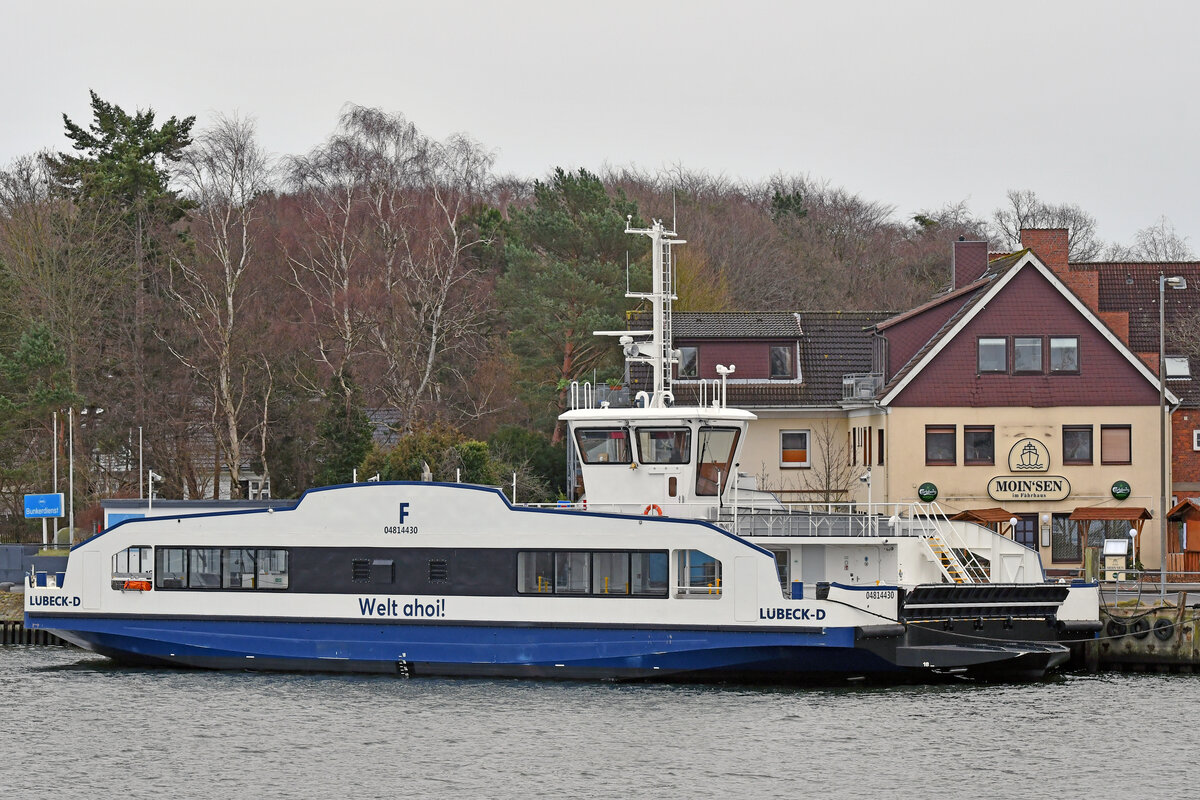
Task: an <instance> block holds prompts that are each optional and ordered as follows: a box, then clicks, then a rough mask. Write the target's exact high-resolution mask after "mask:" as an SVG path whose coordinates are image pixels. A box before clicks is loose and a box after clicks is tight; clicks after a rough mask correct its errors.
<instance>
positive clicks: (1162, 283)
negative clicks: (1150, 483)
mask: <svg viewBox="0 0 1200 800" xmlns="http://www.w3.org/2000/svg"><path fill="white" fill-rule="evenodd" d="M1168 286H1170V287H1171V288H1172V289H1186V288H1187V279H1186V278H1184V277H1183V276H1182V275H1173V276H1171V277H1170V278H1168V277H1167V276H1166V275H1164V274H1163V273H1161V272H1160V273H1158V451H1159V452H1158V468H1159V473H1160V478H1161V489H1162V493H1161V494H1160V495H1159V498H1158V507H1159V511H1160V516H1159V518H1158V532H1159V541H1160V550H1159V556H1158V558H1159V562H1158V564H1159V566H1158V578H1159V587H1158V596H1159V598H1160V599H1162V600H1163V601H1164V602H1165V601H1166V599H1167V475H1168V474H1169V473H1170V471H1171V464H1170V462H1168V461H1167V437H1168V436H1170V435H1171V429H1170V416H1169V415H1168V414H1167V370H1166V366H1165V361H1166V349H1167V343H1166V313H1165V309H1164V308H1163V306H1164V305H1165V302H1166V299H1167V298H1166V295H1167V291H1166V289H1167V287H1168Z"/></svg>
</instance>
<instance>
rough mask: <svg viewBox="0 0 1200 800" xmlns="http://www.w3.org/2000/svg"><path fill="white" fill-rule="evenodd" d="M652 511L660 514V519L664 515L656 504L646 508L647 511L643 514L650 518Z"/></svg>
mask: <svg viewBox="0 0 1200 800" xmlns="http://www.w3.org/2000/svg"><path fill="white" fill-rule="evenodd" d="M651 511H653V512H654V513H655V514H658V515H659V516H660V517H661V516H662V515H663V513H662V508H661V507H659V506H658V504H656V503H651V504H650V505H648V506H646V510H645V511H643V512H642V514H643V515H645V516H649V515H650V512H651Z"/></svg>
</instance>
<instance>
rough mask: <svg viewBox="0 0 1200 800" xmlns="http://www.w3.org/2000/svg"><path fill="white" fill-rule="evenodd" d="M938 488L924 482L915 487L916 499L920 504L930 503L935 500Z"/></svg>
mask: <svg viewBox="0 0 1200 800" xmlns="http://www.w3.org/2000/svg"><path fill="white" fill-rule="evenodd" d="M937 495H938V488H937V486H935V485H934V484H932V483H930V482H929V481H925V483H922V484H921V485H920V486H918V487H917V497H919V498H921V502H922V503H931V502H933V501H934V500H937Z"/></svg>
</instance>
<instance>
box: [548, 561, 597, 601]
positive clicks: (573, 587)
mask: <svg viewBox="0 0 1200 800" xmlns="http://www.w3.org/2000/svg"><path fill="white" fill-rule="evenodd" d="M591 561H592V554H591V553H555V554H554V592H555V594H587V593H588V590H589V588H590V587H589V585H588V578H589V577H590V575H591Z"/></svg>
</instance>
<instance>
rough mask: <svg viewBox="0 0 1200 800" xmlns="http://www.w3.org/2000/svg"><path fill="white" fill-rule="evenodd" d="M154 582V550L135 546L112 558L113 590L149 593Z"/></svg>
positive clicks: (115, 554)
mask: <svg viewBox="0 0 1200 800" xmlns="http://www.w3.org/2000/svg"><path fill="white" fill-rule="evenodd" d="M153 580H154V552H153V548H150V547H147V546H139V545H134V546H133V547H126V548H125V549H124V550H122V551H121V552H119V553H113V557H112V588H114V589H117V590H120V591H124V590H126V589H129V590H135V591H143V592H144V591H148V590H149V589H150V584H151V581H153Z"/></svg>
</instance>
